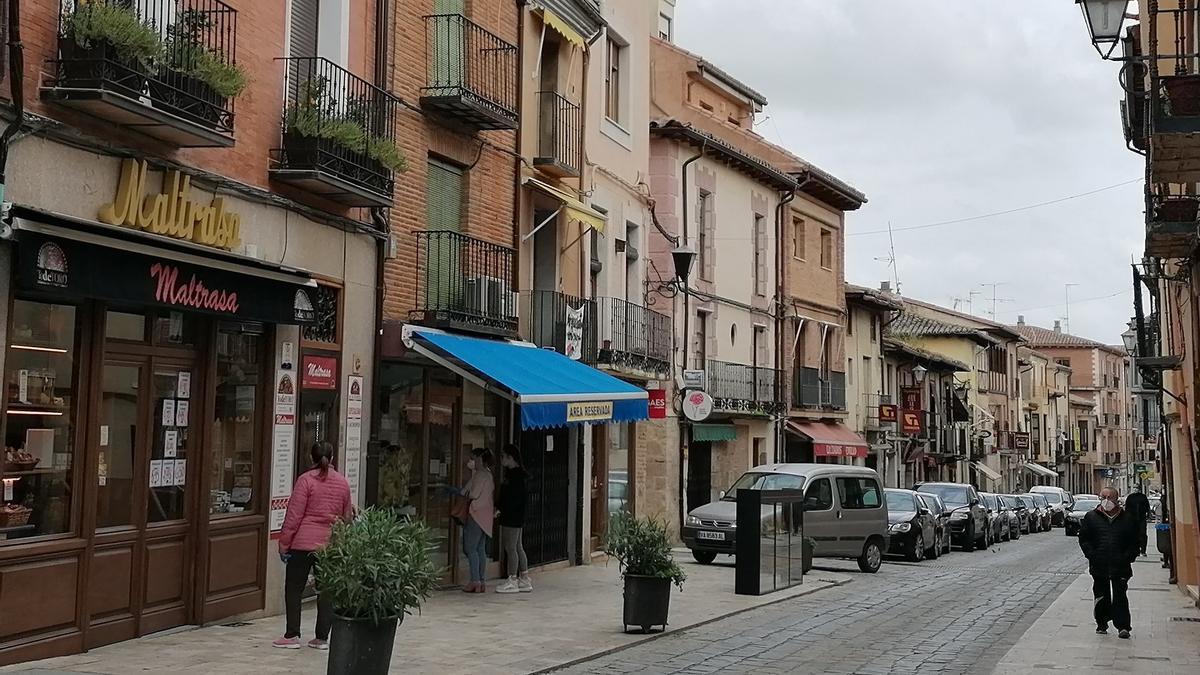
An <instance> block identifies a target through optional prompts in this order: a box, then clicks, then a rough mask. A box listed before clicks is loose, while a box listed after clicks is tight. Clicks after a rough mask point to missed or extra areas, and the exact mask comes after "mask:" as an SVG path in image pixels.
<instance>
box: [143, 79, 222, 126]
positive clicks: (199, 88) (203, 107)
mask: <svg viewBox="0 0 1200 675" xmlns="http://www.w3.org/2000/svg"><path fill="white" fill-rule="evenodd" d="M150 98H151V99H152V100H153V101H154V103H155V105H165V106H167V107H169V108H172V109H174V112H176V113H180V114H182V115H184V116H185V117H188V118H190V119H192V120H194V121H197V122H200V123H202V124H206V125H209V126H216V125H217V124H218V123H219V122H220V121H221V113H222V111H224V110H225V104H226V103H227V102H228V101H227V99H226V98H225V97H224V96H221V95H220V94H218V93H217V92H216V91H215V90H213V88H212V87H210V86H209V85H208V83H207V82H205V81H203V80H200V79H198V78H195V77H192V76H191V75H187V74H185V73H181V72H179V71H176V70H167V71H164V72H162V73H159V74H158V76H157V77H154V78H151V80H150Z"/></svg>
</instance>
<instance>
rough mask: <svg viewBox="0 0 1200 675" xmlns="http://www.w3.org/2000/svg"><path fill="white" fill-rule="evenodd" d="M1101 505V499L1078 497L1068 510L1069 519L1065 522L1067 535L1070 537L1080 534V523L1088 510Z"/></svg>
mask: <svg viewBox="0 0 1200 675" xmlns="http://www.w3.org/2000/svg"><path fill="white" fill-rule="evenodd" d="M1099 505H1100V500H1099V499H1089V498H1085V497H1080V498H1077V499H1076V500H1075V504H1074V505H1073V507H1072V508H1071V510H1070V511H1069V512H1067V519H1066V520H1065V521H1064V522H1063V530H1064V531H1065V532H1066V535H1067V536H1068V537H1075V536H1078V535H1079V524H1080V523H1082V522H1083V517H1084V516H1086V515H1087V513H1088V511H1091V510H1092V509H1094V508H1096V507H1097V506H1099Z"/></svg>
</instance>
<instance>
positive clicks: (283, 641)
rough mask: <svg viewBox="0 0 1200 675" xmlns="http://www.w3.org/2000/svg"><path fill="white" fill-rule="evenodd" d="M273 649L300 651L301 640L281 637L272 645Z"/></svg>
mask: <svg viewBox="0 0 1200 675" xmlns="http://www.w3.org/2000/svg"><path fill="white" fill-rule="evenodd" d="M271 646H272V647H278V648H280V649H300V638H298V637H281V638H279V639H278V640H276V641H274V642H272V643H271Z"/></svg>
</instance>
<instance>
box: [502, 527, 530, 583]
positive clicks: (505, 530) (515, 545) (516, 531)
mask: <svg viewBox="0 0 1200 675" xmlns="http://www.w3.org/2000/svg"><path fill="white" fill-rule="evenodd" d="M521 532H522V529H521V528H519V527H505V526H503V525H501V526H500V545H501V546H503V547H504V558H505V560H507V561H508V562H507V563H506V565H507V567H508V576H510V577H516V576H522V577H523V576H525V574H526V573H527V572H529V560H528V559H527V558H526V557H525V546H524V545H523V544H522V543H521Z"/></svg>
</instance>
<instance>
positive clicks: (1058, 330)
mask: <svg viewBox="0 0 1200 675" xmlns="http://www.w3.org/2000/svg"><path fill="white" fill-rule="evenodd" d="M1054 332H1055V333H1061V332H1062V322H1061V321H1055V322H1054Z"/></svg>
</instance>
